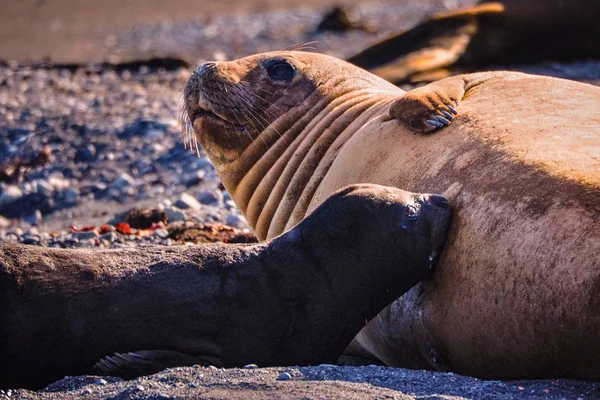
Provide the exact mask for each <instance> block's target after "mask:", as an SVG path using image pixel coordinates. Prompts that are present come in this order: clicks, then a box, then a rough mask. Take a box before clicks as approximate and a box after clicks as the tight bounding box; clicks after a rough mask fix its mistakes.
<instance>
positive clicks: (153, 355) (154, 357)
mask: <svg viewBox="0 0 600 400" xmlns="http://www.w3.org/2000/svg"><path fill="white" fill-rule="evenodd" d="M195 364H200V365H207V364H210V363H207V362H206V360H202V359H201V358H200V357H194V356H191V355H189V354H184V353H179V352H177V351H169V350H141V351H136V352H132V353H124V354H121V353H115V354H114V356H106V357H104V358H102V359H101V360H100V361H98V362H97V363H96V364H95V365H94V373H96V374H98V375H110V376H120V377H122V378H124V379H133V378H137V377H138V376H142V375H150V374H154V373H156V372H159V371H162V370H163V369H165V368H171V367H182V366H189V365H195Z"/></svg>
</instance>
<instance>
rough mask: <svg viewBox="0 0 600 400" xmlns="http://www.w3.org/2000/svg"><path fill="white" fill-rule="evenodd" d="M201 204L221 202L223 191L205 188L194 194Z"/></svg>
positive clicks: (217, 203)
mask: <svg viewBox="0 0 600 400" xmlns="http://www.w3.org/2000/svg"><path fill="white" fill-rule="evenodd" d="M196 198H197V199H198V201H200V203H202V204H209V205H219V204H222V203H223V193H221V191H220V190H218V189H215V190H205V191H202V192H200V193H198V196H196Z"/></svg>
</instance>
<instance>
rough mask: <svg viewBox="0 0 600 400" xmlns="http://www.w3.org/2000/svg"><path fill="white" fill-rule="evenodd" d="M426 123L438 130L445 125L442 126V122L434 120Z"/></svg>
mask: <svg viewBox="0 0 600 400" xmlns="http://www.w3.org/2000/svg"><path fill="white" fill-rule="evenodd" d="M425 122H427V123H428V124H429V125H431V126H435V127H436V128H443V127H444V124H442V123H441V122H438V121H434V120H431V119H428V120H426V121H425Z"/></svg>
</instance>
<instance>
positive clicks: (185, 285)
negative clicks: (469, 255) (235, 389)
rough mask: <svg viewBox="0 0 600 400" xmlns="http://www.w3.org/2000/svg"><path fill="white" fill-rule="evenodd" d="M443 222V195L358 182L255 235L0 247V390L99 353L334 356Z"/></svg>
mask: <svg viewBox="0 0 600 400" xmlns="http://www.w3.org/2000/svg"><path fill="white" fill-rule="evenodd" d="M449 220H450V208H449V206H448V202H447V200H446V199H445V198H444V197H443V196H439V195H423V194H415V193H409V192H405V191H403V190H399V189H396V188H388V187H384V186H378V185H367V184H364V185H351V186H348V187H346V188H344V189H342V190H340V191H338V192H336V193H335V194H333V195H332V196H331V197H330V198H329V199H328V200H326V201H325V202H324V203H323V204H322V205H321V206H319V207H318V208H317V209H316V210H315V211H314V212H313V213H311V214H310V215H309V216H308V217H307V218H306V219H304V220H303V221H302V222H301V223H300V224H299V225H298V226H296V227H295V228H294V229H292V230H290V231H289V232H287V233H285V234H284V235H282V236H279V237H277V238H275V239H273V240H271V241H270V242H268V243H263V244H257V245H206V246H193V247H175V248H162V247H152V248H144V249H127V250H104V251H90V250H79V251H78V250H62V249H44V248H39V247H32V246H24V245H2V246H0V388H14V387H28V388H39V387H41V386H42V385H46V384H49V383H50V382H52V381H54V380H56V379H59V378H62V377H63V376H65V375H81V374H89V373H91V372H92V366H94V363H96V362H98V363H97V364H96V367H95V369H94V372H95V373H97V374H111V375H119V376H123V377H125V378H132V377H135V376H139V375H142V374H150V373H154V372H157V371H159V370H162V369H164V368H167V367H173V366H182V365H193V364H202V365H215V366H219V367H235V366H237V367H241V366H243V365H245V364H249V363H256V364H258V365H260V366H273V365H314V364H320V363H323V362H334V361H335V360H336V359H337V357H339V356H340V355H341V353H342V351H343V350H344V348H345V347H346V346H347V345H348V343H349V342H350V341H351V340H352V338H353V337H354V335H356V333H357V332H358V331H359V330H360V329H361V328H362V327H363V326H364V325H365V323H366V321H368V320H370V319H371V318H373V317H374V316H375V315H376V314H377V313H378V312H379V311H381V310H382V309H383V307H385V306H386V305H388V304H389V303H391V302H392V301H393V300H394V299H396V298H397V297H398V296H399V295H401V294H402V293H404V292H406V291H407V290H409V289H410V288H411V287H413V286H414V285H415V284H416V283H418V282H419V281H420V280H422V279H424V278H427V277H429V276H430V275H431V272H432V268H433V266H434V263H435V262H436V259H437V255H438V253H439V251H440V247H441V245H442V241H443V239H444V236H445V233H446V230H447V228H448V224H449ZM115 352H118V353H117V354H115V355H114V356H113V353H115ZM123 353H124V354H123ZM105 356H107V357H105ZM102 357H105V358H103V359H102V360H101V358H102Z"/></svg>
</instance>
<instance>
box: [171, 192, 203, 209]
mask: <svg viewBox="0 0 600 400" xmlns="http://www.w3.org/2000/svg"><path fill="white" fill-rule="evenodd" d="M174 206H175V207H178V208H181V209H184V210H185V209H188V208H191V209H193V210H198V209H200V208H201V207H202V204H200V202H198V200H196V199H195V198H194V197H193V196H191V195H189V194H187V193H182V194H181V196H180V197H179V199H178V200H177V201H176V202H175V203H174Z"/></svg>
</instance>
